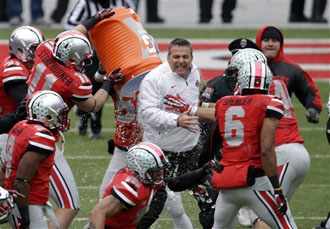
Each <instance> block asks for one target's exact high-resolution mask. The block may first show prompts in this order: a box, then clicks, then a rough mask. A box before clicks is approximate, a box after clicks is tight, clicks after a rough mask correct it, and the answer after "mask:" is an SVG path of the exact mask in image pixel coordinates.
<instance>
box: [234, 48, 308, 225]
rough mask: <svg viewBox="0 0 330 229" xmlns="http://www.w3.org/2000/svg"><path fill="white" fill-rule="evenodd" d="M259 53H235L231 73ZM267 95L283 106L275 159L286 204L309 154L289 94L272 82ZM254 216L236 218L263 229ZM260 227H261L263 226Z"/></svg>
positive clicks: (302, 174) (247, 213)
mask: <svg viewBox="0 0 330 229" xmlns="http://www.w3.org/2000/svg"><path fill="white" fill-rule="evenodd" d="M257 53H260V52H259V51H256V50H249V49H247V50H241V51H239V52H238V53H236V54H235V55H234V56H233V58H232V61H231V63H230V64H229V66H230V68H232V69H239V67H240V66H239V64H240V63H246V62H248V61H249V60H251V57H252V56H254V55H256V54H257ZM269 94H271V95H275V96H276V97H278V98H280V99H281V100H282V102H283V105H284V112H283V116H282V118H281V119H280V121H279V124H278V127H277V129H276V133H275V143H274V146H275V152H276V157H277V170H278V175H279V179H280V180H279V181H280V184H281V187H282V189H283V192H284V194H285V196H286V198H287V199H288V200H289V201H290V199H291V198H292V196H293V195H294V193H295V192H296V191H297V189H298V187H299V186H300V185H301V184H302V182H303V180H304V179H305V177H306V176H307V173H308V171H309V167H310V157H309V153H308V151H307V150H306V148H305V147H304V144H303V143H304V140H303V138H302V137H301V135H300V133H299V128H298V123H297V120H296V118H295V114H294V109H293V106H292V103H291V98H290V96H289V92H288V90H287V88H286V85H285V83H284V82H283V81H282V80H280V79H278V78H273V80H272V84H271V86H270V89H269ZM257 218H258V217H257V216H256V215H255V214H254V213H253V212H252V211H251V210H250V209H249V210H247V208H246V207H243V208H241V210H240V211H239V214H238V222H239V223H240V224H241V225H244V226H249V225H250V226H251V225H252V224H253V223H255V226H256V227H257V226H258V225H263V224H262V222H261V221H260V220H258V221H257ZM262 227H265V225H263V226H262Z"/></svg>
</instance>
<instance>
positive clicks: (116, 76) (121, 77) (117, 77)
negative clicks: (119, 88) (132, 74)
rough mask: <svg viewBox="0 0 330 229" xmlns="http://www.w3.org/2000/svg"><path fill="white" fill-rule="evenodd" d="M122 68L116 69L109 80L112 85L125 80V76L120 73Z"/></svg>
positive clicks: (109, 76)
mask: <svg viewBox="0 0 330 229" xmlns="http://www.w3.org/2000/svg"><path fill="white" fill-rule="evenodd" d="M120 69H121V68H116V69H115V70H113V71H112V72H111V73H110V74H109V75H108V76H107V78H108V79H109V80H110V81H111V83H112V84H117V83H120V82H121V81H123V80H124V79H125V74H124V73H123V72H120Z"/></svg>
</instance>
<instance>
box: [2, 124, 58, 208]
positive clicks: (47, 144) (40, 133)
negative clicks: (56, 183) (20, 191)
mask: <svg viewBox="0 0 330 229" xmlns="http://www.w3.org/2000/svg"><path fill="white" fill-rule="evenodd" d="M55 143H56V138H55V136H54V135H53V134H52V132H50V130H48V129H47V128H45V127H44V126H43V125H41V124H37V123H28V121H27V120H24V121H21V122H19V123H17V124H16V125H15V126H14V127H13V128H12V129H11V130H10V132H9V135H8V140H7V147H6V156H5V168H6V172H5V174H6V178H5V188H6V189H9V190H13V189H14V183H15V178H16V174H17V169H18V165H19V163H20V160H21V158H22V157H23V155H24V153H25V152H27V151H33V152H37V153H40V154H45V155H47V156H48V157H47V158H46V159H45V160H43V161H41V163H40V164H39V167H38V169H37V171H36V173H35V175H34V177H33V178H32V180H31V182H30V196H29V204H36V205H41V204H45V203H46V202H47V201H48V199H49V180H50V174H51V171H52V167H53V165H54V155H55Z"/></svg>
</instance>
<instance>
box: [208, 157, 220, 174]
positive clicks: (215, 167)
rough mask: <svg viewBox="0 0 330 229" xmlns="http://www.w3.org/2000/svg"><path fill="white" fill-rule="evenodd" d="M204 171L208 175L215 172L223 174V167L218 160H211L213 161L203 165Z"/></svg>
mask: <svg viewBox="0 0 330 229" xmlns="http://www.w3.org/2000/svg"><path fill="white" fill-rule="evenodd" d="M203 170H204V172H205V173H207V174H208V173H214V172H218V173H221V172H222V170H223V165H222V164H220V163H219V162H218V161H216V160H211V161H209V162H207V163H206V164H205V165H203Z"/></svg>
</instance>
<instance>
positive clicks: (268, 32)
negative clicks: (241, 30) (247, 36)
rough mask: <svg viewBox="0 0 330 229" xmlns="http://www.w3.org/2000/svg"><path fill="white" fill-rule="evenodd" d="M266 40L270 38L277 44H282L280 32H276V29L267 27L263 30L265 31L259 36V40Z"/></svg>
mask: <svg viewBox="0 0 330 229" xmlns="http://www.w3.org/2000/svg"><path fill="white" fill-rule="evenodd" d="M267 38H272V39H276V40H278V41H279V42H281V43H282V36H281V33H280V31H278V30H277V29H276V28H274V27H268V28H267V29H265V31H264V32H263V34H262V36H261V40H263V39H267Z"/></svg>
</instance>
